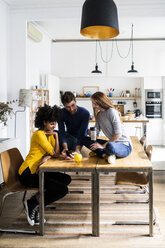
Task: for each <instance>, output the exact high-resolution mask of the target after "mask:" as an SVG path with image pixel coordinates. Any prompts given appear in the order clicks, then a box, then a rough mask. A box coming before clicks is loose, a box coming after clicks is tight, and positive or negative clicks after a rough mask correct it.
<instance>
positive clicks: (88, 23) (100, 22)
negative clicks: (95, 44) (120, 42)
mask: <svg viewBox="0 0 165 248" xmlns="http://www.w3.org/2000/svg"><path fill="white" fill-rule="evenodd" d="M80 33H81V34H82V35H83V36H85V37H87V38H90V39H100V40H101V39H110V38H113V37H115V36H117V35H118V34H119V25H118V14H117V7H116V5H115V3H114V1H113V0H86V1H85V2H84V4H83V9H82V18H81V31H80Z"/></svg>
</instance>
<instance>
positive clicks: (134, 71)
mask: <svg viewBox="0 0 165 248" xmlns="http://www.w3.org/2000/svg"><path fill="white" fill-rule="evenodd" d="M131 40H132V55H131V56H132V65H131V70H129V71H128V73H138V71H137V70H135V69H134V60H133V25H132V34H131Z"/></svg>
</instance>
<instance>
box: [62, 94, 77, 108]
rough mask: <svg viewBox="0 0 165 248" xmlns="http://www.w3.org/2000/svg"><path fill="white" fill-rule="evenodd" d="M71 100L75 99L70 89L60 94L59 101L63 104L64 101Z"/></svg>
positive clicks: (68, 101)
mask: <svg viewBox="0 0 165 248" xmlns="http://www.w3.org/2000/svg"><path fill="white" fill-rule="evenodd" d="M72 101H76V98H75V96H74V94H73V93H72V92H71V91H65V93H64V94H63V95H62V96H61V102H62V104H63V105H65V104H66V103H70V102H72Z"/></svg>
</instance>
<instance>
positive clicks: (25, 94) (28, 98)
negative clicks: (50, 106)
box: [14, 89, 32, 138]
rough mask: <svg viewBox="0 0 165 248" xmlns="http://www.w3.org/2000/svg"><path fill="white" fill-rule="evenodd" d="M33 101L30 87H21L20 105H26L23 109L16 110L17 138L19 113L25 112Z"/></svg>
mask: <svg viewBox="0 0 165 248" xmlns="http://www.w3.org/2000/svg"><path fill="white" fill-rule="evenodd" d="M31 102H32V90H29V89H20V91H19V103H18V106H19V107H24V109H23V110H17V111H16V112H15V128H14V137H15V138H16V130H17V128H16V125H17V113H21V112H25V110H26V107H30V106H31Z"/></svg>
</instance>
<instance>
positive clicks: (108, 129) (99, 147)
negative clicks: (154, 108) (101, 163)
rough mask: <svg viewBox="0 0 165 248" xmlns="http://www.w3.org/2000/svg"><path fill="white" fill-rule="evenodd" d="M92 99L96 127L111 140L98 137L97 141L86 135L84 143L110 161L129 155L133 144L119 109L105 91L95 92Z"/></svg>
mask: <svg viewBox="0 0 165 248" xmlns="http://www.w3.org/2000/svg"><path fill="white" fill-rule="evenodd" d="M91 101H92V107H93V111H94V115H95V119H96V128H97V130H99V131H101V130H102V132H103V133H104V135H105V136H106V137H107V138H108V139H109V140H108V141H107V140H102V139H97V140H96V142H93V141H91V139H90V137H85V138H84V142H83V144H84V145H85V146H86V147H88V148H89V149H91V150H92V151H93V152H95V153H96V154H97V155H98V156H99V157H102V158H106V160H107V161H108V163H114V162H115V159H116V158H123V157H127V156H128V155H129V154H130V153H131V151H132V145H131V140H130V138H129V136H127V134H126V132H125V130H124V126H123V124H122V123H121V120H120V117H119V113H118V111H117V110H116V109H115V108H114V106H113V105H112V103H111V102H110V100H109V98H108V97H107V96H106V95H105V94H104V93H103V92H96V93H94V94H93V95H92V96H91ZM89 134H90V133H89Z"/></svg>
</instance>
